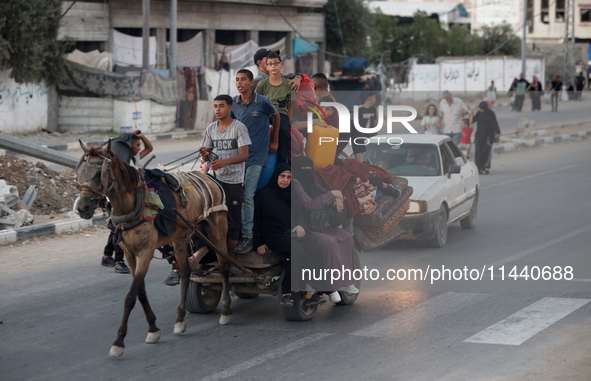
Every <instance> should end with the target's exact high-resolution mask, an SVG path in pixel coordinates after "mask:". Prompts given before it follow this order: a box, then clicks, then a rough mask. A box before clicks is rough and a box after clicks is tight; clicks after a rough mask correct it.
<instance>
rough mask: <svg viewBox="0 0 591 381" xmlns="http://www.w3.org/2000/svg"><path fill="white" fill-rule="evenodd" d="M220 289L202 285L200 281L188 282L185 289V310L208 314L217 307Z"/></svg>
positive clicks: (220, 294)
mask: <svg viewBox="0 0 591 381" xmlns="http://www.w3.org/2000/svg"><path fill="white" fill-rule="evenodd" d="M221 298H222V291H221V290H215V289H212V288H211V287H204V286H203V285H202V284H201V283H190V284H189V290H188V291H187V311H189V312H191V313H194V314H209V313H211V312H213V311H215V309H216V308H217V306H218V304H220V299H221Z"/></svg>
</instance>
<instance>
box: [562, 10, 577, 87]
mask: <svg viewBox="0 0 591 381" xmlns="http://www.w3.org/2000/svg"><path fill="white" fill-rule="evenodd" d="M565 3H566V4H564V6H565V8H564V19H565V20H564V21H565V32H564V71H563V73H562V81H563V82H562V83H564V85H565V87H568V86H570V85H574V72H575V0H565Z"/></svg>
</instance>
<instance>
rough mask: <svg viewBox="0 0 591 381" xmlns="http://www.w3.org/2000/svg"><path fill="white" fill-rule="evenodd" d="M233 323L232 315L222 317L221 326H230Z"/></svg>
mask: <svg viewBox="0 0 591 381" xmlns="http://www.w3.org/2000/svg"><path fill="white" fill-rule="evenodd" d="M231 321H232V315H220V324H221V325H228V324H230V322H231Z"/></svg>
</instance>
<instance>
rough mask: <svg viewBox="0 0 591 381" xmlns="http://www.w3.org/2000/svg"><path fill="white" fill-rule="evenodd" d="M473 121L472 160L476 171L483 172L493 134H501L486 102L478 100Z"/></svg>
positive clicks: (492, 141)
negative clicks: (473, 144) (473, 149)
mask: <svg viewBox="0 0 591 381" xmlns="http://www.w3.org/2000/svg"><path fill="white" fill-rule="evenodd" d="M473 122H474V123H478V125H477V128H476V135H475V137H474V143H475V146H476V149H475V153H474V161H475V163H476V166H477V167H478V172H479V173H480V174H484V173H485V170H486V165H487V163H488V157H489V155H490V152H491V147H492V145H493V143H494V140H495V134H499V135H500V134H501V130H500V129H499V123H498V122H497V117H496V116H495V114H494V112H492V111H491V110H489V108H488V103H487V102H480V104H479V105H478V112H477V113H476V114H475V115H474V118H473Z"/></svg>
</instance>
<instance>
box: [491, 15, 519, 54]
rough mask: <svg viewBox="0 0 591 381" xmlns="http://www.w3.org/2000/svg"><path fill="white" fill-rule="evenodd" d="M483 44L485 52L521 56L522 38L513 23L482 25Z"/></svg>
mask: <svg viewBox="0 0 591 381" xmlns="http://www.w3.org/2000/svg"><path fill="white" fill-rule="evenodd" d="M482 45H483V50H484V54H489V53H490V54H493V53H494V54H495V55H507V56H519V55H520V54H521V38H519V37H518V36H517V35H516V34H515V32H513V28H512V27H511V25H509V24H507V23H503V24H501V25H495V26H483V27H482Z"/></svg>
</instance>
